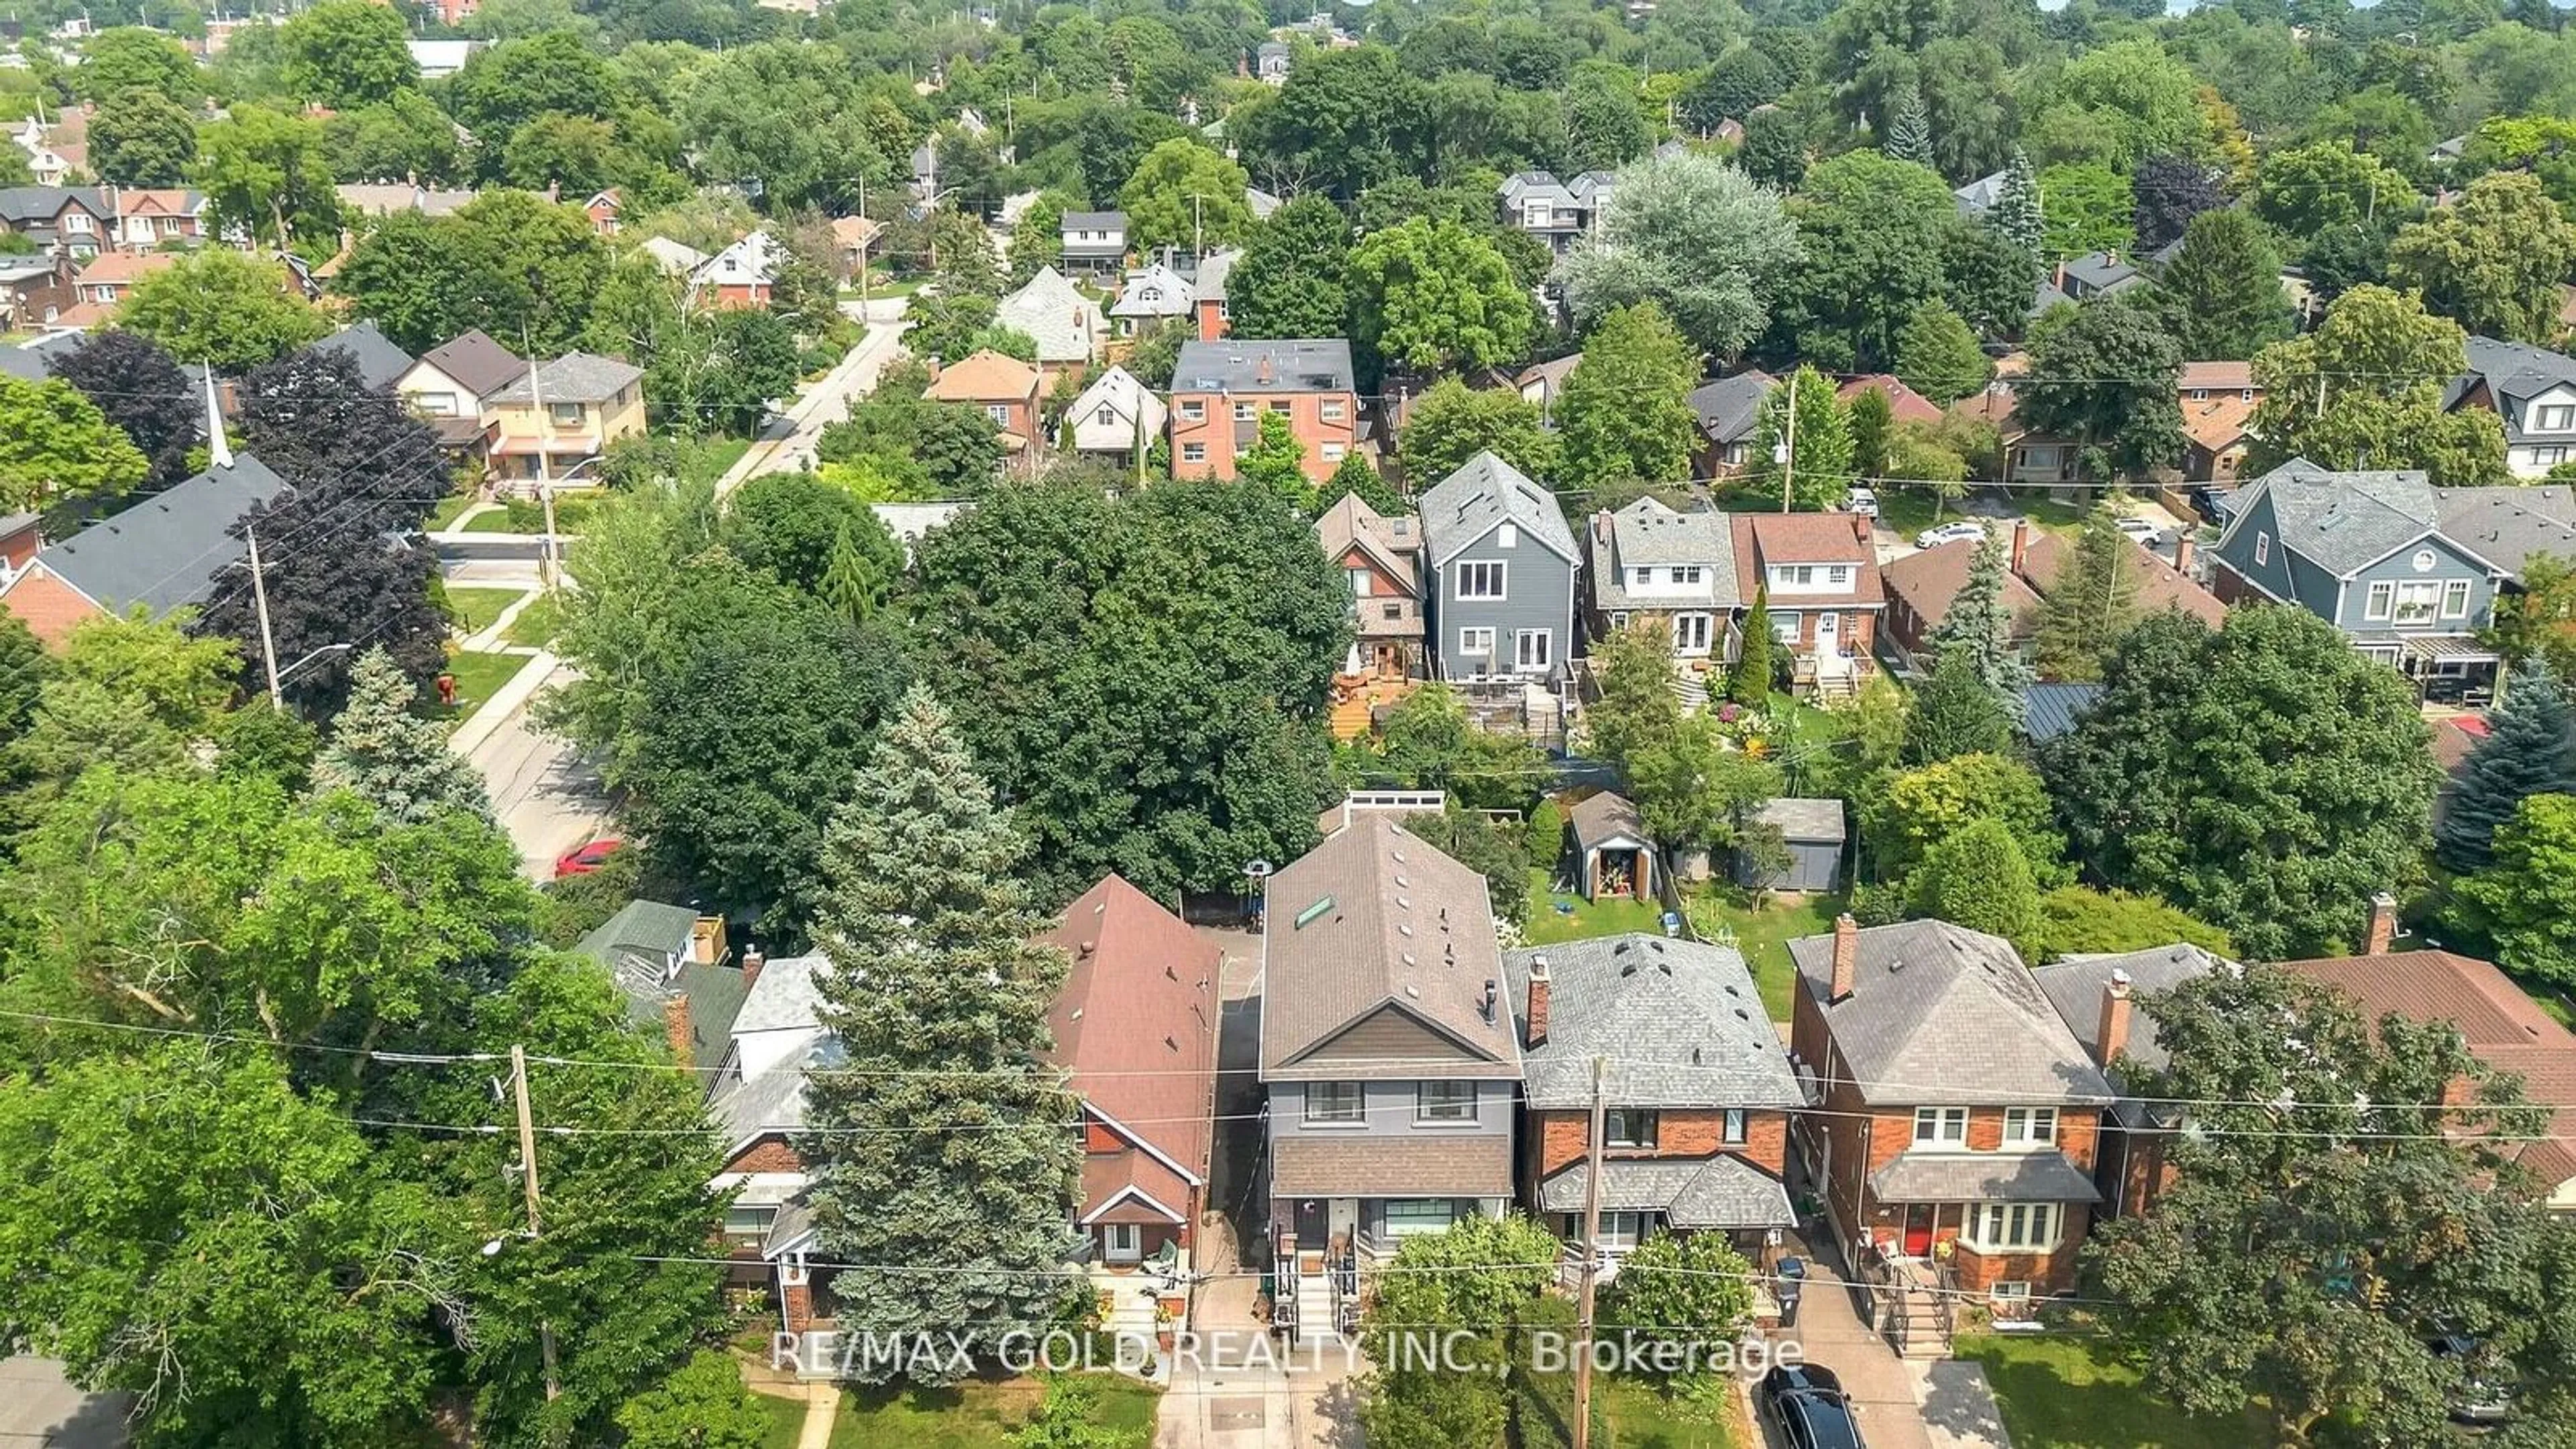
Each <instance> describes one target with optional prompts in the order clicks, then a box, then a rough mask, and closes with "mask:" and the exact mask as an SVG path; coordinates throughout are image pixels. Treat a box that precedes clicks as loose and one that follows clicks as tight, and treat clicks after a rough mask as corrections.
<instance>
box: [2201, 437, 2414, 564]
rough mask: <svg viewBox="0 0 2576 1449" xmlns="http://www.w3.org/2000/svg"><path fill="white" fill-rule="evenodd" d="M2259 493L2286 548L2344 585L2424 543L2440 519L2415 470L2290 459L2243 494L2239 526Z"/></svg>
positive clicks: (2274, 532)
mask: <svg viewBox="0 0 2576 1449" xmlns="http://www.w3.org/2000/svg"><path fill="white" fill-rule="evenodd" d="M2255 489H2260V490H2262V492H2261V496H2263V497H2268V498H2270V499H2271V500H2272V532H2273V536H2274V537H2275V538H2276V539H2277V540H2278V541H2279V542H2280V544H2281V546H2282V547H2283V548H2286V549H2289V550H2291V551H2292V552H2294V553H2296V554H2298V555H2299V556H2300V557H2301V558H2304V559H2306V560H2308V561H2309V562H2310V563H2313V564H2316V565H2317V566H2319V567H2320V568H2324V569H2326V570H2328V571H2330V572H2332V573H2334V574H2335V575H2337V576H2338V577H2340V576H2343V575H2347V574H2350V573H2352V572H2353V571H2354V570H2356V569H2359V568H2362V567H2363V566H2365V565H2367V564H2370V563H2373V562H2375V561H2377V560H2379V559H2383V558H2386V557H2387V556H2388V555H2389V554H2390V553H2391V552H2393V551H2395V550H2397V549H2399V548H2402V547H2404V546H2405V545H2406V544H2408V543H2410V542H2412V541H2413V540H2415V539H2417V538H2420V537H2422V536H2423V535H2424V534H2425V533H2426V532H2427V531H2429V530H2430V529H2432V528H2433V526H2434V523H2435V520H2436V516H2437V514H2438V512H2439V508H2438V501H2437V499H2436V498H2435V496H2434V491H2433V485H2432V484H2431V483H2429V482H2427V481H2425V477H2424V474H2423V472H2422V470H2420V469H2414V468H2403V469H2399V468H2384V469H2372V470H2368V471H2350V472H2338V471H2336V470H2334V469H2330V468H2320V467H2318V466H2317V465H2316V464H2314V463H2311V462H2309V461H2308V460H2307V459H2305V458H2292V459H2291V460H2290V461H2288V462H2286V463H2283V464H2282V465H2281V466H2280V467H2278V468H2275V469H2273V470H2272V471H2271V472H2269V473H2266V474H2264V475H2263V476H2262V477H2260V478H2257V479H2255V480H2254V482H2253V483H2252V484H2250V485H2249V486H2248V487H2247V488H2246V489H2244V490H2240V491H2241V492H2242V493H2243V494H2244V495H2245V496H2243V497H2242V498H2241V499H2240V500H2239V501H2238V503H2237V506H2236V512H2235V517H2236V519H2237V520H2238V523H2239V526H2241V523H2242V520H2244V519H2245V518H2246V517H2248V516H2249V512H2248V510H2249V509H2250V508H2251V506H2252V504H2253V503H2254V499H2255V495H2254V493H2253V490H2255ZM2229 531H2230V533H2231V534H2232V533H2233V532H2234V528H2232V527H2231V529H2230V530H2229ZM2222 542H2224V540H2222Z"/></svg>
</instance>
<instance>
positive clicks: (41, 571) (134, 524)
mask: <svg viewBox="0 0 2576 1449" xmlns="http://www.w3.org/2000/svg"><path fill="white" fill-rule="evenodd" d="M215 447H216V453H215V457H214V460H213V461H212V462H211V463H210V465H209V466H208V467H207V469H206V471H204V472H202V473H199V474H197V475H196V476H195V477H193V478H190V479H188V480H187V481H185V482H183V483H179V484H176V485H174V486H172V487H169V488H165V489H163V490H162V491H161V492H159V493H155V494H153V495H152V496H151V497H149V498H145V499H142V500H140V501H138V502H136V503H135V504H134V505H133V506H132V507H129V508H127V509H126V510H125V511H124V512H122V513H119V514H116V515H115V516H114V517H112V518H106V519H101V520H99V521H98V522H96V523H93V524H91V525H90V526H89V527H87V528H84V529H82V530H81V531H80V532H78V533H75V534H73V535H72V536H71V537H69V538H66V539H63V540H62V541H60V542H58V543H52V544H48V545H46V546H45V547H44V548H43V549H42V550H40V551H39V552H38V553H37V554H36V556H35V557H34V558H33V559H31V560H29V561H28V563H27V565H26V566H25V567H24V568H21V569H19V570H18V571H17V572H16V573H15V574H14V575H13V576H12V577H11V578H10V579H9V580H8V582H7V583H6V584H5V585H0V607H6V608H7V609H8V610H9V612H10V613H13V614H15V615H17V616H18V617H19V618H20V619H23V620H25V621H26V624H27V627H28V628H29V629H31V630H33V631H34V632H35V635H36V637H37V638H39V639H42V640H43V641H45V642H46V643H47V644H54V645H58V644H60V643H62V641H63V640H64V639H65V638H66V637H67V636H69V635H70V633H71V631H72V627H73V626H74V625H76V624H78V623H80V622H81V621H82V620H84V619H90V618H95V617H97V616H99V615H102V614H111V613H113V614H122V613H125V612H128V611H129V610H131V609H133V608H135V607H136V606H137V605H140V606H142V607H143V608H144V609H145V610H147V611H148V612H149V613H150V615H151V616H152V617H154V618H159V617H161V616H162V615H164V614H167V613H168V612H170V611H171V610H172V609H175V608H178V607H180V606H181V605H183V604H202V603H204V602H205V601H206V600H207V599H209V598H212V597H213V596H214V594H215V591H216V589H217V588H218V587H219V586H221V585H223V584H224V583H225V582H227V581H228V580H229V581H233V582H235V583H237V582H238V581H239V579H240V577H241V576H240V575H239V574H238V573H236V572H235V570H237V569H239V568H240V567H241V564H242V561H243V558H244V556H245V554H246V553H247V552H248V545H246V544H245V543H244V542H243V541H242V538H241V535H239V534H237V533H234V532H233V531H232V529H233V525H234V524H235V523H238V522H239V521H240V520H241V518H242V516H243V515H244V514H247V513H249V512H250V511H251V510H252V509H254V508H256V507H258V506H259V505H261V504H263V503H266V502H268V501H269V500H270V499H272V498H274V497H276V496H277V495H278V493H279V492H281V491H283V490H284V489H285V487H286V483H285V481H284V480H282V479H280V478H279V477H278V476H277V475H276V474H275V473H272V472H270V471H269V470H268V468H267V467H266V466H265V465H263V464H262V463H261V462H260V461H259V460H258V459H257V458H254V457H251V456H250V455H249V454H247V453H245V454H242V455H241V456H240V457H238V458H236V457H234V456H233V455H232V453H231V452H230V450H228V449H226V448H224V446H223V444H222V442H221V440H220V438H219V439H218V440H217V442H216V444H215Z"/></svg>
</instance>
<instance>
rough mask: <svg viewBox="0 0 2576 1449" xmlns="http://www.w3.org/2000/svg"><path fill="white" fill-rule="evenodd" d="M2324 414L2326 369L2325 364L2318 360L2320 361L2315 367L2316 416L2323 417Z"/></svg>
mask: <svg viewBox="0 0 2576 1449" xmlns="http://www.w3.org/2000/svg"><path fill="white" fill-rule="evenodd" d="M2325 415H2326V370H2325V366H2324V364H2323V363H2322V362H2320V363H2319V364H2318V367H2317V416H2318V417H2324V416H2325Z"/></svg>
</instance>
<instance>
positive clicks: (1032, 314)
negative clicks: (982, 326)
mask: <svg viewBox="0 0 2576 1449" xmlns="http://www.w3.org/2000/svg"><path fill="white" fill-rule="evenodd" d="M993 320H994V321H995V322H996V323H998V324H1000V325H1001V326H1005V327H1016V328H1018V329H1019V330H1021V331H1022V332H1025V333H1027V334H1029V336H1030V337H1032V338H1034V339H1036V341H1037V344H1038V361H1040V362H1089V361H1090V360H1091V353H1092V349H1093V348H1094V347H1095V346H1097V345H1098V343H1099V340H1100V334H1101V333H1103V332H1105V331H1107V330H1108V328H1109V322H1108V319H1106V318H1105V317H1103V316H1101V313H1100V304H1099V303H1097V302H1095V301H1093V300H1091V299H1090V298H1089V297H1087V296H1084V295H1083V293H1082V290H1081V289H1080V288H1078V287H1076V286H1074V284H1073V283H1071V282H1069V281H1066V280H1065V278H1064V274H1063V273H1061V272H1059V271H1057V270H1056V269H1055V268H1053V267H1040V268H1038V273H1037V275H1036V276H1034V277H1031V278H1029V281H1028V285H1027V286H1024V287H1022V288H1020V289H1019V290H1018V291H1016V292H1013V293H1012V294H1011V295H1009V296H1007V297H1004V298H1003V299H1002V301H1001V304H1000V305H999V306H998V307H996V308H995V309H994V312H993Z"/></svg>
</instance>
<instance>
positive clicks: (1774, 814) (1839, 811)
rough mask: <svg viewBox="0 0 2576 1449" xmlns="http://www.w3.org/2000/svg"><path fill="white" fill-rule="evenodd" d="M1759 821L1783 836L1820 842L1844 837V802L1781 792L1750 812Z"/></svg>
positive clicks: (1814, 843)
mask: <svg viewBox="0 0 2576 1449" xmlns="http://www.w3.org/2000/svg"><path fill="white" fill-rule="evenodd" d="M1753 820H1754V823H1755V824H1758V825H1768V826H1772V827H1774V828H1775V829H1777V830H1778V831H1779V832H1780V837H1781V839H1783V840H1788V841H1792V842H1803V843H1806V844H1809V845H1821V844H1824V843H1826V842H1834V843H1837V844H1838V843H1840V842H1841V840H1842V839H1843V835H1844V828H1843V802H1841V801H1840V800H1831V799H1814V798H1805V799H1801V798H1799V797H1797V796H1794V795H1784V796H1781V797H1780V798H1778V799H1776V800H1770V801H1766V802H1765V803H1764V804H1763V806H1762V808H1761V809H1759V810H1756V811H1754V812H1753Z"/></svg>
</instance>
